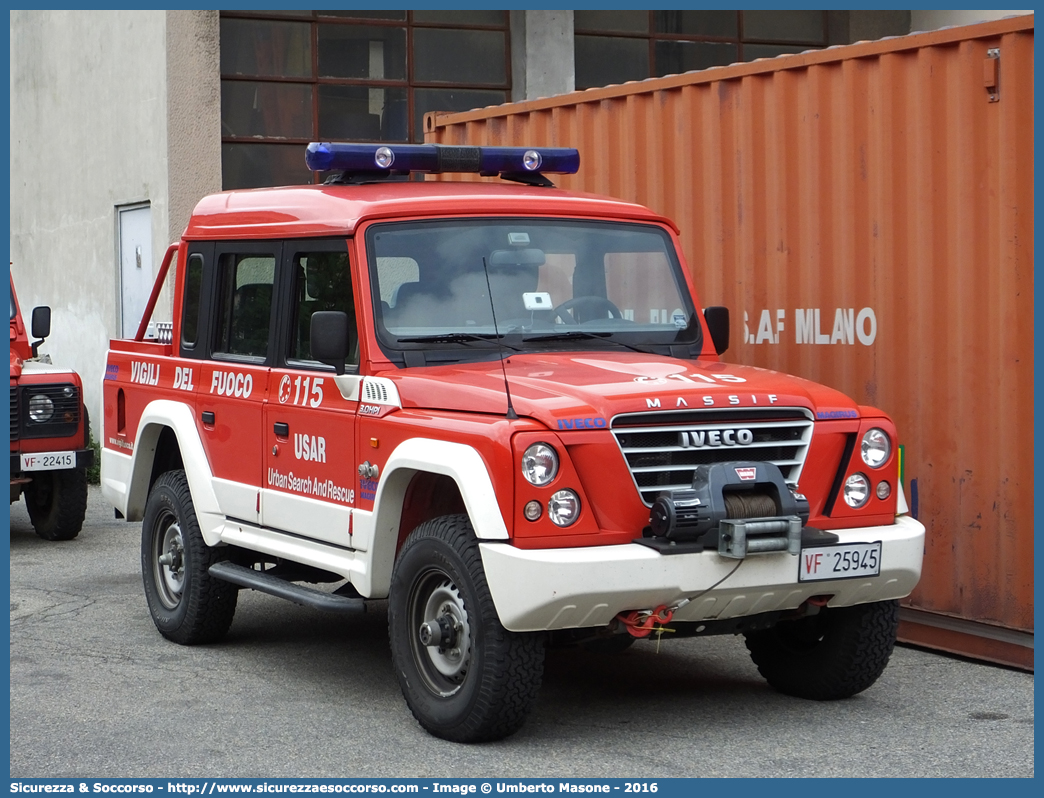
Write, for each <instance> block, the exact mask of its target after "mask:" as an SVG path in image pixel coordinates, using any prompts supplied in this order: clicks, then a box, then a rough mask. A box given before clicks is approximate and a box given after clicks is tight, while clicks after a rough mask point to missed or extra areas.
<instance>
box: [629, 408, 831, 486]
mask: <svg viewBox="0 0 1044 798" xmlns="http://www.w3.org/2000/svg"><path fill="white" fill-rule="evenodd" d="M812 427H813V422H812V418H811V414H809V413H808V412H806V411H804V410H801V409H798V408H772V409H771V410H748V409H742V410H707V411H701V410H686V411H678V412H664V413H632V414H629V415H624V416H617V417H616V418H614V419H613V422H612V430H613V435H615V436H616V442H617V443H618V444H619V445H620V450H621V451H622V452H623V455H624V458H625V459H626V460H627V467H628V468H629V469H630V471H631V476H632V477H633V478H634V484H635V486H636V487H637V488H638V492H639V493H640V494H641V497H642V501H644V502H645V503H646V504H647V505H650V506H652V503H653V502H654V501H655V500H656V497H657V495H659V493H660V492H661V491H665V490H682V489H685V488H689V487H691V486H692V477H693V473H694V472H695V469H696V466H698V465H710V464H712V463H725V462H731V461H737V460H744V461H755V462H761V463H773V464H774V465H776V466H778V467H779V470H780V471H781V472H782V474H783V479H785V480H786V481H787V482H788V483H789V484H791V485H796V484H797V481H798V477H799V476H800V475H801V468H802V466H803V465H804V463H805V455H806V454H807V453H808V445H809V443H810V442H811V440H812Z"/></svg>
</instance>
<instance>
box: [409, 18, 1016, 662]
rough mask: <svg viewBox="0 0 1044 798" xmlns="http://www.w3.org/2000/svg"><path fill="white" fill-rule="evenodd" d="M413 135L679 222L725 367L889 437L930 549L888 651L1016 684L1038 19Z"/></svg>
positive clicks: (446, 122)
mask: <svg viewBox="0 0 1044 798" xmlns="http://www.w3.org/2000/svg"><path fill="white" fill-rule="evenodd" d="M426 129H427V133H428V135H427V136H426V139H427V141H429V142H439V143H444V144H491V145H492V144H513V145H516V146H518V145H554V146H576V147H578V148H579V149H580V154H581V168H580V173H579V174H578V175H576V176H559V177H558V178H557V179H556V181H555V182H556V183H558V184H559V185H561V186H562V187H564V188H569V189H576V190H582V191H592V192H597V193H601V194H609V195H612V196H616V197H621V198H625V199H629V200H634V201H637V202H639V203H642V204H644V205H647V206H649V207H651V208H653V209H654V210H656V211H659V212H661V213H663V214H665V215H666V216H669V217H671V218H672V219H674V220H675V221H676V222H677V223H678V224H679V226H680V227H681V230H682V243H683V245H684V248H685V254H686V257H687V258H688V262H689V267H690V268H691V270H692V273H693V275H694V277H695V282H696V286H697V289H698V291H699V294H700V299H701V301H702V302H703V303H704V304H705V305H715V304H722V305H726V306H727V307H728V308H729V309H730V311H731V313H732V320H733V325H732V330H733V332H732V346H731V349H730V350H729V351H728V352H727V353H726V355H725V359H726V360H733V361H736V362H742V363H748V364H753V365H757V366H762V367H765V368H770V369H776V370H780V371H785V372H790V373H793V374H798V375H800V376H803V377H807V378H809V379H811V380H815V381H817V382H822V383H826V384H827V385H831V386H833V387H835V388H838V389H840V390H842V391H844V392H845V393H847V394H849V395H850V396H853V397H855V398H856V400H857V401H859V402H861V403H864V404H869V405H874V406H877V407H880V408H882V409H883V410H885V411H886V412H888V413H889V414H891V415H892V416H893V418H894V419H895V421H896V423H897V424H898V427H899V431H900V435H901V437H902V443H903V444H904V446H905V479H904V485H905V491H906V495H907V498H908V500H909V501H910V503H911V504H912V505H914V504H915V505H916V513H917V515H918V517H919V518H920V520H921V521H922V522H923V523H924V524H925V525H926V527H927V530H928V534H927V544H926V552H925V554H926V558H925V564H924V575H923V578H922V580H921V583H920V585H919V586H918V588H917V590H916V592H915V593H914V594H913V595H912V596H911V597H910V599H909V600H907V602H905V604H906V605H907V606H908V607H909V608H913V610H908V611H907V612H906V614H905V615H904V618H905V620H906V621H907V623H906V624H905V626H904V636H905V637H907V638H909V639H912V640H914V641H915V642H922V643H925V644H927V645H933V646H936V647H940V648H948V649H950V650H958V651H961V652H962V653H969V654H972V655H976V656H982V657H984V658H986V659H995V660H998V661H1010V662H1012V663H1013V664H1018V665H1022V666H1023V667H1030V668H1031V667H1032V630H1033V451H1032V449H1033V410H1034V408H1033V230H1034V228H1033V212H1034V205H1033V16H1025V17H1018V18H1012V19H1006V20H1001V21H998V22H992V23H984V24H982V25H974V26H968V27H964V28H951V29H946V30H942V31H935V32H931V33H924V34H916V35H911V36H905V37H901V38H896V39H886V40H882V41H879V42H863V43H859V44H855V45H850V46H846V47H840V48H831V49H828V50H823V51H815V52H807V53H802V54H799V55H793V56H783V57H780V58H776V59H772V60H762V61H755V62H752V63H747V64H735V65H732V66H730V67H723V68H718V69H712V70H706V71H702V72H690V73H687V74H684V75H675V76H670V77H666V78H659V79H655V80H648V81H643V82H639V83H627V84H624V85H621V86H609V87H606V88H602V89H591V90H588V91H583V92H575V93H572V94H567V95H562V96H559V97H552V98H547V99H542V100H535V101H530V102H525V103H517V104H510V105H504V106H496V107H491V108H485V109H480V110H476V111H471V112H467V113H458V114H452V115H450V114H430V115H429V116H428V118H427V119H426ZM476 179H477V178H476ZM918 610H919V611H921V612H918ZM961 621H967V622H974V624H966V625H965V626H964V627H962V626H961V623H960V622H961ZM918 627H920V628H919V629H918ZM948 630H950V631H954V630H956V632H955V634H956V636H957V638H960V637H961V636H962V635H964V636H967V634H966V633H968V632H969V630H971V639H970V641H965V642H953V639H956V638H954V635H950V636H949V637H947V634H948ZM1009 633H1011V634H1009ZM980 643H981V644H982V645H980ZM1012 644H1013V645H1014V649H1012ZM1020 648H1021V651H1020ZM980 649H981V650H980ZM1000 649H1005V650H1004V651H1003V652H1001V653H998V650H1000ZM1020 658H1021V659H1020Z"/></svg>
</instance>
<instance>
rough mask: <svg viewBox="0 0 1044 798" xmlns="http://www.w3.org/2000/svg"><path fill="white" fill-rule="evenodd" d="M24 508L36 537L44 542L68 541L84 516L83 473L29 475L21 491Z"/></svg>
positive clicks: (60, 472) (34, 473)
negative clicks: (23, 497)
mask: <svg viewBox="0 0 1044 798" xmlns="http://www.w3.org/2000/svg"><path fill="white" fill-rule="evenodd" d="M25 506H26V509H27V510H28V511H29V520H30V521H32V523H33V529H34V530H35V531H36V534H37V535H39V536H40V537H41V538H43V539H44V540H72V539H73V538H74V537H76V536H77V535H79V534H80V530H81V529H82V528H83V519H84V518H85V517H86V515H87V471H86V469H83V468H69V469H64V470H62V471H37V472H33V481H32V482H30V483H29V484H28V485H27V486H26V488H25Z"/></svg>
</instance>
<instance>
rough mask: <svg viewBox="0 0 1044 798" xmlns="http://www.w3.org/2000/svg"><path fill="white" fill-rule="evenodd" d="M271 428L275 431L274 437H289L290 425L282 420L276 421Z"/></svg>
mask: <svg viewBox="0 0 1044 798" xmlns="http://www.w3.org/2000/svg"><path fill="white" fill-rule="evenodd" d="M272 429H273V430H274V431H275V434H276V437H279V438H289V437H290V425H289V424H286V423H284V422H282V421H277V422H276V423H275V424H274V425H273V426H272Z"/></svg>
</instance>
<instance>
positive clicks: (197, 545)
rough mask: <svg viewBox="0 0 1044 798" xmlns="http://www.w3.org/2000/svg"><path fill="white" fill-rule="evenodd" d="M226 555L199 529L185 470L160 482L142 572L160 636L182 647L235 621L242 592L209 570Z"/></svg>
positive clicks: (147, 524) (150, 510) (210, 637)
mask: <svg viewBox="0 0 1044 798" xmlns="http://www.w3.org/2000/svg"><path fill="white" fill-rule="evenodd" d="M226 558H227V551H226V550H225V549H223V548H219V547H212V546H208V545H207V544H206V543H205V542H204V540H203V535H202V533H201V532H200V530H199V523H198V522H197V520H196V512H195V508H194V507H193V505H192V495H191V493H190V492H189V487H188V481H187V480H186V478H185V472H184V471H180V470H179V471H168V472H167V473H165V474H163V475H162V476H161V477H160V478H159V479H157V480H156V484H155V485H153V486H152V490H151V491H150V492H149V498H148V501H147V502H146V503H145V517H144V519H143V520H142V525H141V574H142V580H143V582H144V584H145V597H146V599H147V600H148V603H149V612H150V613H151V614H152V620H153V622H154V623H155V624H156V628H157V629H159V631H160V634H162V635H163V636H164V637H166V638H168V639H170V640H173V641H174V642H175V643H181V644H183V645H193V644H196V643H210V642H213V641H215V640H218V639H219V638H221V637H222V636H223V635H224V634H225V632H227V631H228V628H229V626H231V625H232V617H233V616H234V615H235V612H236V601H237V600H238V598H239V592H238V590H237V589H236V587H235V586H234V585H232V584H230V583H229V582H225V581H223V580H221V579H215V578H214V577H212V576H211V575H210V573H209V568H210V566H211V565H213V564H214V563H215V562H218V561H220V560H224V559H226Z"/></svg>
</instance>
